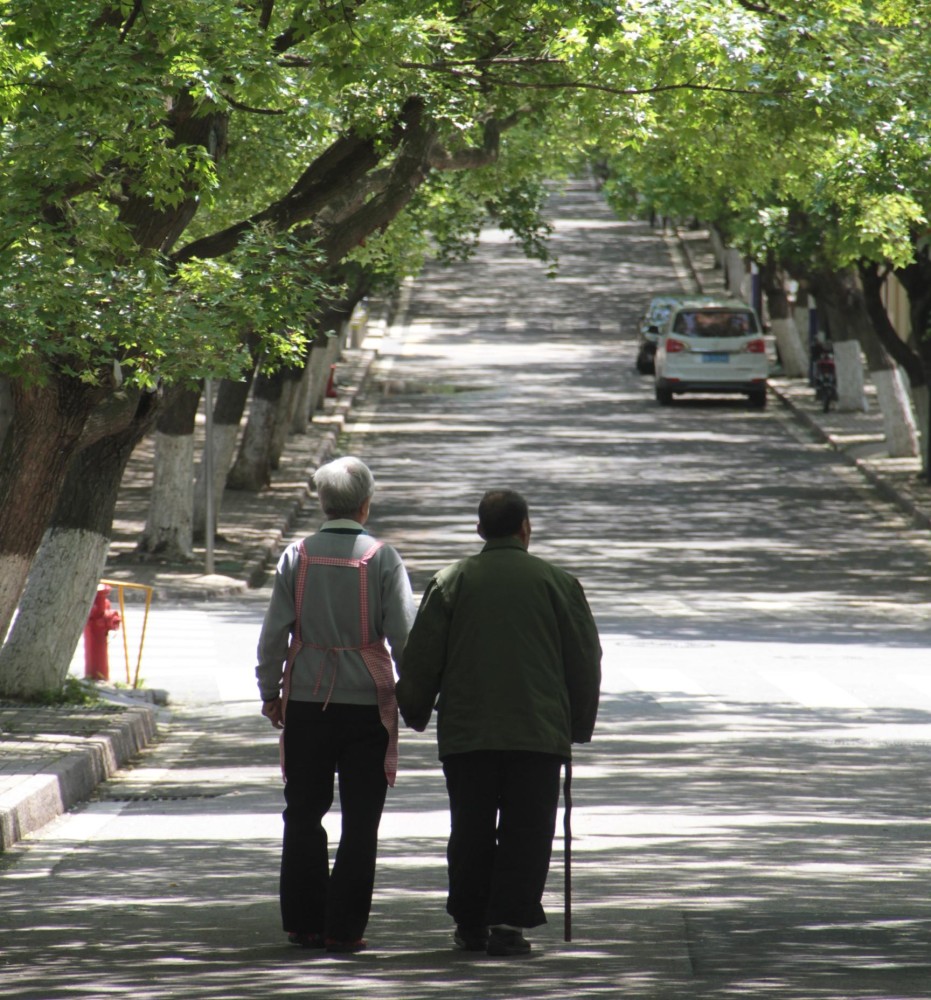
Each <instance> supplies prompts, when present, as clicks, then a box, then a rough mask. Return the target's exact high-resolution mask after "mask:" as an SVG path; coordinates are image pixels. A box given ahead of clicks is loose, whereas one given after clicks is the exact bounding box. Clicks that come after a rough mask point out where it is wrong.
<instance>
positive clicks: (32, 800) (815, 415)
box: [0, 231, 931, 851]
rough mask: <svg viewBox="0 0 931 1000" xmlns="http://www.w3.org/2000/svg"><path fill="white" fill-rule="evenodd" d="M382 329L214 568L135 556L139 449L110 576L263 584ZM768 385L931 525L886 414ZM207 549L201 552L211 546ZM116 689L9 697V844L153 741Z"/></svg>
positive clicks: (3, 736)
mask: <svg viewBox="0 0 931 1000" xmlns="http://www.w3.org/2000/svg"><path fill="white" fill-rule="evenodd" d="M678 242H679V245H680V246H681V248H682V250H683V255H684V257H685V259H686V260H687V261H688V263H689V265H690V269H691V271H692V274H693V276H694V278H695V281H696V284H697V285H698V287H699V288H702V289H707V290H712V291H713V290H716V289H717V288H718V287H721V286H722V275H721V271H720V270H719V269H717V268H716V267H715V262H714V257H713V255H712V254H711V249H710V243H709V242H708V241H707V239H706V238H705V236H704V234H702V233H701V232H693V231H682V232H680V233H679V234H678ZM384 332H385V330H384V326H383V325H382V324H379V323H373V324H372V325H371V326H370V328H369V331H368V336H367V338H366V340H365V342H364V343H363V345H362V347H361V348H356V349H346V350H345V351H344V353H343V357H342V360H341V362H340V364H339V365H338V367H337V389H338V398H337V399H335V400H328V401H327V404H326V408H325V411H324V412H323V413H319V414H317V415H315V417H314V420H313V422H312V424H311V425H310V427H309V428H308V432H307V433H306V434H303V435H292V436H291V438H290V439H289V441H288V446H287V449H286V451H285V453H284V455H283V456H282V459H281V464H280V467H279V469H278V470H277V471H276V473H275V477H274V482H273V483H272V485H271V486H270V487H269V488H268V489H267V490H264V491H262V493H260V494H252V493H243V492H235V491H227V492H226V494H225V496H224V499H223V506H222V510H221V512H220V516H219V533H220V536H221V537H220V538H219V539H218V542H217V546H216V549H215V553H214V558H215V570H216V571H215V572H214V573H213V574H211V575H209V576H208V575H206V574H205V573H204V572H203V562H202V561H196V562H193V563H191V564H189V565H178V564H165V563H160V562H157V561H148V562H142V561H139V560H138V559H137V558H136V557H135V556H134V555H133V551H132V550H133V547H134V545H135V542H136V539H137V538H138V535H139V533H140V531H141V530H142V527H143V525H144V522H145V516H146V508H147V502H148V493H149V489H150V485H151V444H150V442H145V443H144V444H143V445H142V446H140V448H138V449H137V451H136V453H135V455H134V456H133V459H132V461H131V463H130V466H129V469H128V470H127V474H126V478H125V480H124V483H123V487H122V490H121V495H120V499H119V502H118V504H117V510H116V516H115V519H114V534H113V542H112V547H111V553H110V560H109V562H108V564H107V566H106V570H105V578H106V579H111V580H124V581H127V582H132V583H137V584H145V585H148V586H150V587H152V588H153V591H154V599H155V600H159V599H163V600H164V599H177V598H189V599H193V600H208V599H210V598H221V597H226V596H230V595H235V594H236V593H243V592H245V591H246V590H247V589H248V588H249V587H250V586H256V585H258V584H260V582H261V580H262V578H263V577H264V575H265V574H266V573H267V571H268V569H269V567H270V566H271V565H272V564H273V562H274V559H275V558H276V557H277V554H278V552H279V551H280V549H281V546H282V542H283V540H284V538H285V537H286V535H287V533H288V531H289V529H290V526H291V525H292V524H293V522H294V520H295V518H296V516H297V515H298V514H299V513H300V511H301V510H302V509H303V508H305V506H307V505H308V504H310V502H311V501H310V492H309V488H308V481H309V476H310V473H311V472H312V471H313V470H314V469H315V468H316V467H317V466H318V465H319V464H320V463H321V462H323V461H325V460H326V458H327V456H328V455H329V454H331V453H332V452H333V450H334V447H335V445H336V442H337V440H338V437H339V434H340V432H341V430H342V428H343V425H344V424H345V422H346V420H347V416H348V414H349V412H350V410H351V408H352V405H353V401H354V399H355V397H356V395H357V393H358V392H359V390H360V388H361V386H362V385H363V384H364V382H365V379H366V378H367V376H368V373H369V370H370V368H371V366H372V363H373V361H374V360H375V358H376V357H377V355H378V351H379V343H380V339H381V337H382V336H383V335H384ZM631 343H632V341H631ZM770 386H771V388H772V390H773V392H774V394H775V395H776V396H778V398H779V399H780V401H781V402H782V404H783V405H784V406H786V407H787V408H788V409H789V410H790V411H791V412H792V413H793V414H794V415H795V417H796V418H797V419H798V420H799V421H800V422H802V423H803V424H804V425H805V426H806V427H807V428H809V430H810V431H811V432H812V433H813V434H815V435H816V436H817V438H818V439H820V440H822V441H824V442H825V443H826V444H827V445H829V446H830V447H832V448H834V449H836V450H837V451H838V453H839V454H840V455H842V456H843V457H844V458H845V459H846V460H847V461H849V462H850V463H851V464H852V465H854V466H855V467H856V468H858V469H859V470H860V472H861V473H862V474H863V475H864V476H865V477H866V478H867V479H868V480H869V481H870V482H871V483H873V484H874V485H875V486H876V488H877V489H878V490H879V492H880V493H881V494H882V496H883V497H884V498H885V499H887V500H889V501H891V502H893V503H895V504H896V505H897V506H898V507H899V508H900V509H901V510H902V511H904V512H905V513H906V514H907V515H909V516H910V517H911V518H912V519H913V521H914V523H915V524H916V526H919V527H921V528H928V527H931V490H929V489H928V487H927V486H926V485H925V484H923V483H921V482H920V481H919V480H918V472H919V462H918V460H917V459H907V460H903V459H890V458H889V457H888V455H886V453H885V449H884V443H883V442H884V438H883V429H882V418H881V415H880V414H879V413H878V412H877V411H876V408H875V407H873V408H871V410H870V412H867V413H837V412H835V411H832V412H830V413H827V414H825V413H823V412H822V411H821V409H820V407H819V406H817V405H816V404H815V399H814V392H813V391H812V390H811V388H810V387H809V386H808V384H807V382H805V381H804V380H788V379H783V378H779V377H776V378H773V379H772V380H771V381H770ZM197 555H198V556H199V557H201V558H202V555H203V550H202V549H201V550H198V553H197ZM130 593H132V592H130ZM128 596H129V595H128ZM111 694H112V697H113V699H114V700H113V704H112V705H111V706H109V707H108V706H104V707H100V706H96V707H93V708H81V707H71V706H63V707H56V708H35V707H24V706H19V705H10V704H4V703H2V702H0V746H2V757H0V851H3V850H5V849H7V848H8V847H10V845H11V844H13V843H15V842H16V841H17V840H19V839H21V838H22V837H23V836H25V835H26V834H28V833H30V832H32V831H34V830H37V829H39V828H40V827H41V826H43V825H44V824H46V823H48V822H49V821H50V820H52V819H54V818H55V816H57V815H60V814H62V813H63V812H65V811H67V810H68V809H69V808H71V807H72V806H73V805H74V804H76V803H77V802H79V801H81V800H82V799H85V798H86V797H87V796H88V795H89V794H90V793H91V792H92V790H93V789H94V788H95V787H96V785H97V784H99V783H100V782H101V781H104V780H106V779H107V778H108V777H109V776H111V775H112V774H113V773H114V771H116V770H117V769H119V768H120V767H122V766H123V765H125V763H126V762H127V761H128V760H130V759H131V757H132V756H133V755H134V754H136V753H138V752H139V751H140V750H142V749H143V748H144V747H145V746H147V745H148V744H149V743H151V742H152V741H153V740H154V738H155V736H156V733H157V710H156V708H155V707H154V706H153V705H152V704H149V703H146V702H144V701H142V702H140V700H139V699H134V698H132V697H130V696H129V695H128V694H127V693H125V692H124V693H119V692H116V691H113V692H112V693H111ZM144 694H145V693H144ZM148 695H149V696H150V697H151V695H152V693H151V692H148Z"/></svg>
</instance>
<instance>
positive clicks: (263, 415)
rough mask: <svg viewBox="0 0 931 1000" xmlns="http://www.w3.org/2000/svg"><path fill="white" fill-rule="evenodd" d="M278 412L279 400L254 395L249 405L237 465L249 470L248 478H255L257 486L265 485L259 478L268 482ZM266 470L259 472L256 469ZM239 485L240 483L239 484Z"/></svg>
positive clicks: (259, 487)
mask: <svg viewBox="0 0 931 1000" xmlns="http://www.w3.org/2000/svg"><path fill="white" fill-rule="evenodd" d="M277 413H278V400H277V399H275V400H268V399H263V398H261V397H256V396H253V397H252V402H251V404H250V407H249V423H248V426H247V429H246V433H245V434H243V438H242V441H241V442H240V445H239V454H238V456H237V458H236V462H235V465H237V466H240V467H241V468H242V469H243V470H244V471H245V470H248V478H252V479H254V480H255V481H256V482H255V485H256V488H258V489H261V488H262V486H263V485H264V484H263V483H262V482H259V480H265V481H266V482H267V479H268V474H267V469H266V466H267V463H268V453H269V442H270V441H271V439H272V434H273V433H274V431H275V417H276V415H277ZM259 469H261V470H265V471H263V472H262V473H261V474H259V473H258V472H257V471H256V470H259ZM237 485H238V484H237Z"/></svg>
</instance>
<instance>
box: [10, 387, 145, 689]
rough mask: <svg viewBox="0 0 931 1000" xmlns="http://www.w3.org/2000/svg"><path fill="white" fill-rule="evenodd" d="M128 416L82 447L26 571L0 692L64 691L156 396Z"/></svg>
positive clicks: (141, 401) (137, 403) (140, 402)
mask: <svg viewBox="0 0 931 1000" xmlns="http://www.w3.org/2000/svg"><path fill="white" fill-rule="evenodd" d="M133 403H134V404H135V405H134V406H133V409H134V413H133V416H132V418H131V422H130V423H129V424H128V426H126V427H125V428H123V429H122V430H120V431H119V432H117V433H115V434H111V435H110V436H108V437H103V438H100V439H99V440H97V441H95V442H94V443H93V444H91V445H89V446H88V447H86V448H84V449H82V450H81V451H79V452H78V453H77V454H76V455H75V457H74V459H73V460H72V462H71V465H70V466H69V467H68V473H67V477H66V479H65V483H64V486H63V488H62V491H61V496H60V497H59V501H58V506H57V507H56V509H55V513H54V515H53V516H52V520H51V522H50V524H49V528H48V530H47V531H46V532H45V537H44V539H43V541H42V545H41V548H40V549H39V551H38V553H37V554H36V557H35V559H34V560H33V563H32V568H31V570H30V572H29V579H28V581H27V583H26V588H25V590H24V591H23V596H22V599H21V600H20V602H19V613H18V614H17V616H16V621H15V622H14V624H13V627H12V629H11V630H10V633H9V635H8V637H7V641H6V643H5V644H4V646H3V649H2V650H0V694H2V695H4V696H7V697H19V698H30V697H34V696H36V695H39V694H41V693H43V692H58V691H60V690H61V688H62V685H63V684H64V682H65V678H66V677H67V674H68V667H69V666H70V664H71V660H72V658H73V656H74V650H75V647H76V646H77V644H78V642H79V641H80V638H81V633H82V631H83V628H84V623H85V621H86V620H87V614H88V610H89V609H90V606H91V603H92V602H93V599H94V595H95V593H96V590H97V583H98V581H99V580H100V575H101V573H102V572H103V567H104V565H105V563H106V559H107V551H108V549H109V547H110V534H111V529H112V525H113V511H114V508H115V506H116V500H117V496H118V493H119V487H120V482H121V481H122V478H123V472H124V471H125V469H126V463H127V462H128V461H129V457H130V455H131V454H132V452H133V449H134V448H135V446H136V444H137V443H138V442H139V441H140V440H141V439H142V437H143V435H144V434H145V433H146V432H147V431H148V430H149V428H150V427H151V426H152V422H153V421H154V418H155V412H156V405H157V404H156V401H155V396H154V395H152V394H150V393H146V394H145V395H143V396H141V397H135V399H134V400H133Z"/></svg>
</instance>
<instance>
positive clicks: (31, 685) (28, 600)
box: [0, 528, 125, 692]
mask: <svg viewBox="0 0 931 1000" xmlns="http://www.w3.org/2000/svg"><path fill="white" fill-rule="evenodd" d="M108 548H109V539H107V538H105V537H104V536H103V535H101V534H99V533H98V532H96V531H86V530H83V529H80V530H75V529H72V528H53V529H51V530H50V531H47V532H46V533H45V537H44V539H43V540H42V546H41V548H40V549H39V551H38V553H37V554H36V558H35V559H34V560H33V563H32V567H31V569H30V571H29V579H28V581H27V583H26V589H25V590H24V591H23V595H22V598H21V600H20V602H19V610H18V612H17V615H16V620H15V621H14V623H13V627H12V628H11V629H10V633H9V636H8V638H7V641H6V643H5V644H4V646H3V648H2V650H0V675H2V676H3V677H4V678H5V681H4V683H5V684H6V685H9V684H10V683H11V682H12V683H15V682H16V679H17V678H19V679H20V681H21V683H20V686H19V690H20V691H22V692H27V691H57V690H59V689H60V688H61V685H62V681H63V680H64V677H65V676H66V674H67V672H68V665H69V664H70V663H71V660H72V658H73V657H74V651H75V649H76V648H77V645H78V643H79V642H80V640H81V635H82V633H83V630H84V623H85V622H86V621H87V615H88V612H89V611H90V608H91V604H92V603H93V601H94V595H95V594H96V593H97V584H98V582H99V580H100V574H101V572H102V568H103V566H104V565H105V563H106V558H107V550H108ZM63 566H67V567H68V572H67V573H62V567H63ZM52 593H54V595H55V600H54V601H50V600H49V594H52ZM115 664H116V665H118V664H119V661H118V660H111V671H112V668H113V666H114V665H115ZM27 674H28V678H27V677H26V675H27ZM123 676H125V665H124V666H123V668H122V676H121V672H120V671H117V672H116V673H113V672H111V677H112V678H113V679H114V680H122V679H123Z"/></svg>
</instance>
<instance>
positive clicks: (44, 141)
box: [0, 0, 929, 634]
mask: <svg viewBox="0 0 931 1000" xmlns="http://www.w3.org/2000/svg"><path fill="white" fill-rule="evenodd" d="M928 13H929V4H928V2H927V0H919V2H918V3H912V2H906V0H814V2H811V3H805V4H798V3H795V2H794V0H619V2H610V3H609V2H607V0H572V2H569V3H556V2H554V0H317V2H314V3H311V2H308V0H243V2H240V3H237V4H230V3H228V2H227V0H69V2H68V3H65V4H62V3H60V2H58V0H0V177H2V184H0V221H2V236H0V375H3V376H6V377H7V378H9V379H10V380H11V385H12V395H13V404H14V415H13V421H12V424H11V426H10V430H9V432H8V433H7V434H6V435H5V437H4V441H3V449H2V451H0V581H2V582H0V634H2V633H3V632H4V631H5V629H6V626H7V624H8V622H9V620H10V618H11V616H12V614H13V611H14V610H15V607H16V601H17V598H18V595H19V593H20V590H21V586H22V584H23V581H24V579H25V574H26V573H27V571H28V566H29V562H30V560H31V558H32V556H33V555H34V553H35V550H36V548H37V547H38V545H39V541H40V539H41V536H42V529H43V527H44V525H45V524H46V523H47V521H48V518H49V517H50V514H51V509H52V507H53V506H54V504H55V502H56V500H57V498H58V495H59V492H60V490H61V488H62V483H63V481H64V477H65V473H66V470H67V466H68V462H69V461H70V459H71V457H72V456H73V455H74V454H75V451H76V450H77V449H78V448H80V447H82V446H83V445H84V444H86V442H87V435H86V434H85V428H86V427H87V422H88V420H89V418H90V415H91V414H92V413H95V412H98V413H99V411H100V409H101V407H102V406H103V405H104V404H105V403H106V402H107V400H108V399H109V398H110V397H112V395H113V394H114V393H117V392H125V391H126V390H127V389H132V390H133V391H141V392H146V393H152V392H153V391H154V390H156V389H157V388H159V387H162V386H166V385H171V384H172V383H183V382H192V381H196V380H197V379H200V378H203V377H207V376H214V377H218V376H227V377H232V378H236V377H240V376H241V373H242V372H243V370H244V368H246V367H248V366H250V365H251V364H252V360H253V358H254V352H255V350H256V344H258V348H257V349H258V350H259V351H260V352H261V353H262V356H263V357H264V358H265V359H266V361H267V363H268V364H270V365H276V364H293V363H296V362H298V361H300V360H301V359H302V358H303V356H304V354H305V352H306V344H305V332H304V331H305V326H306V318H307V316H308V315H312V314H313V313H314V312H315V310H317V309H318V308H319V306H320V303H321V301H322V299H323V297H325V296H326V295H332V294H333V291H334V289H333V285H334V283H336V284H338V283H339V282H340V281H341V280H343V279H342V276H343V275H344V274H345V273H346V265H347V263H351V264H352V265H353V267H355V268H360V267H361V268H364V269H367V270H369V271H370V272H371V273H374V274H377V275H378V276H379V277H380V278H381V279H382V280H388V281H390V280H392V279H393V278H397V277H399V276H401V275H403V274H405V273H410V272H412V271H416V269H417V268H418V266H419V264H420V262H421V261H422V260H423V259H424V258H425V257H426V256H427V255H429V254H433V253H439V254H440V255H447V256H454V255H457V254H463V253H467V252H468V249H469V246H470V242H471V241H473V240H474V238H475V233H476V232H477V229H478V227H479V225H480V222H481V219H482V218H483V217H485V215H486V214H487V213H491V214H492V215H493V216H494V217H495V218H497V219H498V221H499V222H500V223H501V224H502V225H503V226H505V227H507V228H510V229H511V230H512V231H513V232H514V233H515V236H516V238H517V239H518V240H519V241H520V242H521V243H522V245H523V246H524V248H525V249H526V251H527V252H528V253H531V254H535V255H537V256H539V257H541V258H546V256H547V253H548V251H547V248H546V242H545V236H546V224H545V222H544V220H543V218H542V216H541V213H540V208H541V205H542V203H543V200H544V197H545V190H546V188H545V184H544V182H545V181H547V180H552V179H558V178H559V177H560V176H563V175H564V174H566V173H567V172H568V171H571V170H573V169H576V168H578V167H579V166H580V165H581V164H582V163H584V162H585V160H586V158H587V157H589V156H591V155H593V154H594V153H595V152H597V154H598V155H599V156H602V157H607V158H608V159H610V161H611V162H612V164H613V165H614V167H615V171H614V172H615V174H616V176H617V177H618V178H620V179H621V180H622V181H623V184H622V185H619V188H620V187H626V189H627V190H632V191H636V193H637V194H638V196H640V197H649V198H650V199H652V200H653V201H655V202H656V203H657V204H658V205H659V206H661V207H664V208H666V209H667V210H671V211H674V212H676V213H681V214H695V215H699V216H701V217H704V218H713V219H716V220H720V221H722V222H725V223H726V224H727V225H728V227H729V228H730V230H731V234H732V235H733V237H734V239H735V240H736V241H737V242H738V243H739V244H741V245H743V246H745V247H747V248H748V249H758V250H761V251H762V250H768V249H770V248H776V249H778V252H779V253H780V254H783V255H786V254H788V253H789V251H790V250H791V251H792V252H798V253H807V254H809V255H811V254H814V253H817V254H821V255H823V256H824V257H825V258H827V259H830V260H832V261H834V262H845V261H846V262H849V261H853V260H857V259H863V258H864V257H865V256H866V257H871V258H874V259H880V258H881V259H882V261H883V262H884V263H885V264H888V266H890V267H898V268H905V267H907V266H910V265H911V264H913V263H914V261H915V259H916V255H920V254H922V253H924V254H927V247H926V245H925V243H922V240H925V242H926V239H927V221H926V220H927V218H928V210H929V206H928V199H929V192H928V180H927V178H928V176H929V171H928V166H929V164H928V155H929V153H928V135H927V122H928V111H929V108H928V102H929V96H928V92H927V88H926V84H925V81H926V79H927V44H926V42H925V41H924V31H925V29H924V25H925V24H926V22H927V14H928ZM619 188H618V189H619ZM247 344H248V345H249V346H248V348H247V346H246V345H247ZM146 414H147V416H146V419H151V408H146ZM140 419H141V417H140ZM98 423H99V421H98ZM95 433H98V434H99V433H101V432H100V430H99V428H98V430H97V431H95Z"/></svg>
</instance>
